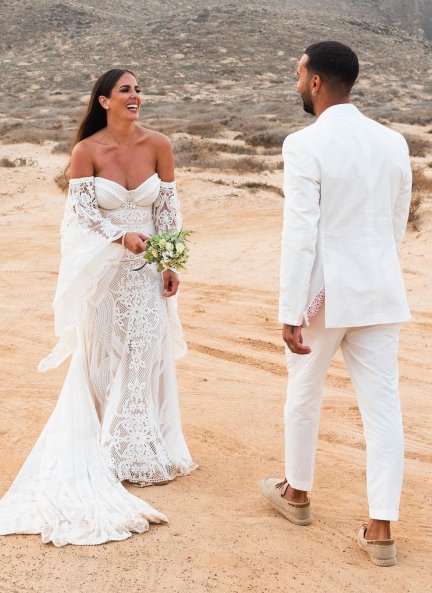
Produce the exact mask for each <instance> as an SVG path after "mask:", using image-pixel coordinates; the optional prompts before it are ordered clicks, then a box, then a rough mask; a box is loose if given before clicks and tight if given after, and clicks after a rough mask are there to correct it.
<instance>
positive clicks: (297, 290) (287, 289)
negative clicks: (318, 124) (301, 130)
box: [279, 135, 320, 325]
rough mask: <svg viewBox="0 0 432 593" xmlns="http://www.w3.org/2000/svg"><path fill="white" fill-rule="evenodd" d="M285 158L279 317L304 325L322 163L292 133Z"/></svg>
mask: <svg viewBox="0 0 432 593" xmlns="http://www.w3.org/2000/svg"><path fill="white" fill-rule="evenodd" d="M282 154H283V159H284V196H285V204H284V220H283V229H282V242H281V267H280V299H279V321H280V322H281V323H286V324H288V325H301V324H302V321H303V314H304V312H305V310H306V307H307V298H308V293H309V285H310V278H311V273H312V268H313V264H314V261H315V251H316V242H317V236H318V224H319V219H320V167H319V164H318V161H317V160H316V158H315V157H314V156H313V154H312V152H311V151H310V149H308V148H307V147H306V146H305V145H303V144H302V143H301V142H300V141H299V140H298V138H297V137H296V136H295V135H294V136H288V137H287V138H286V139H285V142H284V145H283V149H282Z"/></svg>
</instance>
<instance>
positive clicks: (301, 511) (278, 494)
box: [260, 478, 312, 525]
mask: <svg viewBox="0 0 432 593" xmlns="http://www.w3.org/2000/svg"><path fill="white" fill-rule="evenodd" d="M287 488H288V482H287V481H286V480H282V481H281V480H280V479H279V478H264V480H261V481H260V490H261V494H262V495H263V496H264V498H266V499H267V501H268V502H269V503H270V505H271V506H272V507H273V508H274V509H276V510H277V511H279V513H281V514H282V515H283V516H284V517H286V518H287V519H288V521H291V522H292V523H295V524H296V525H309V524H310V523H311V522H312V514H311V509H310V500H308V501H307V502H290V501H288V500H286V498H284V497H283V496H284V494H285V492H286V491H287Z"/></svg>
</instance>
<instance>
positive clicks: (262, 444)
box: [0, 144, 432, 593]
mask: <svg viewBox="0 0 432 593" xmlns="http://www.w3.org/2000/svg"><path fill="white" fill-rule="evenodd" d="M3 156H8V157H9V158H15V157H17V156H22V157H29V156H31V157H32V158H33V159H36V160H37V161H38V166H23V167H15V168H2V169H1V174H2V184H1V187H0V195H1V197H0V199H1V215H2V216H1V221H2V225H1V233H0V245H1V259H0V269H1V271H2V274H1V288H2V293H1V297H2V298H1V300H0V353H1V359H2V362H1V368H0V373H1V374H0V379H1V380H0V386H1V387H0V389H1V398H0V464H1V473H0V495H1V494H3V493H4V492H5V491H6V490H7V488H8V487H9V485H10V483H11V482H12V480H13V479H14V477H15V475H16V473H17V471H18V470H19V468H20V466H21V464H22V463H23V461H24V460H25V458H26V456H27V454H28V452H29V451H30V449H31V447H32V445H33V443H34V442H35V440H36V438H37V436H38V435H39V433H40V431H41V429H42V428H43V426H44V424H45V423H46V421H47V419H48V417H49V415H50V412H51V411H52V409H53V407H54V405H55V401H56V398H57V396H58V393H59V389H60V387H61V384H62V381H63V378H64V376H65V372H66V369H67V366H66V365H63V366H62V367H61V368H60V369H57V370H55V371H51V372H48V373H45V374H39V373H38V372H37V371H36V365H37V363H38V361H39V360H40V359H41V358H42V357H43V356H45V355H46V353H47V352H48V351H49V349H50V348H51V347H52V345H53V344H54V335H53V320H52V314H51V302H52V298H53V295H54V289H55V283H56V274H57V269H58V263H59V244H58V239H59V230H58V227H59V221H60V218H61V215H62V209H63V203H64V198H63V196H62V194H61V192H60V191H59V190H58V188H57V187H56V185H55V184H54V182H53V177H54V175H55V174H56V173H57V172H58V171H59V170H60V169H61V167H62V166H63V164H64V160H65V157H64V156H62V155H53V154H51V145H50V144H45V145H42V146H33V145H30V144H27V145H26V144H21V145H13V146H5V145H3V146H0V158H1V157H3ZM221 178H222V179H223V180H224V181H225V182H226V183H227V185H221V184H220V183H215V182H217V181H218V180H220V179H221ZM248 180H253V181H259V182H261V183H267V184H271V185H277V186H280V185H281V183H282V173H281V171H277V172H275V173H263V174H259V175H258V174H254V175H251V176H248ZM244 181H245V179H244V178H241V177H240V176H238V175H231V176H230V175H226V174H224V173H223V172H220V171H217V172H216V173H209V172H204V171H197V170H194V171H186V170H183V171H180V172H179V174H178V182H179V191H180V195H181V198H182V203H183V211H184V218H185V222H184V226H185V228H191V229H195V230H196V233H195V234H194V237H193V254H192V257H191V260H190V265H189V269H188V271H187V272H185V273H184V274H183V275H182V284H181V314H182V320H183V323H184V328H185V333H186V337H187V340H188V343H189V353H188V356H187V357H186V358H185V359H183V360H181V361H180V362H179V364H178V378H179V388H180V396H181V406H182V417H183V425H184V431H185V434H186V438H187V441H188V443H189V445H190V449H191V452H192V454H193V456H194V459H195V461H197V462H198V463H199V464H200V469H199V470H197V471H196V472H194V473H193V474H192V475H191V476H189V477H186V478H181V479H178V480H176V481H175V482H173V483H171V484H169V485H167V486H164V487H152V488H145V489H138V488H135V487H131V490H132V491H133V492H134V493H135V494H137V495H138V496H140V497H143V498H144V499H145V500H147V501H148V502H150V503H151V504H152V505H154V506H155V507H156V508H158V509H160V510H162V511H163V512H165V513H166V514H167V515H168V517H169V519H170V523H169V525H167V526H152V527H151V529H150V531H149V532H148V533H146V534H143V535H136V536H134V537H133V538H131V539H129V540H127V541H125V542H121V543H109V544H105V545H101V546H96V547H75V546H66V547H64V548H61V549H56V548H54V547H53V546H51V545H44V544H42V543H41V540H40V537H39V536H8V537H3V538H0V561H1V570H0V583H1V585H0V590H1V593H22V592H25V593H30V592H37V593H42V592H44V593H45V592H54V593H63V592H68V593H109V592H111V591H112V592H125V591H133V590H141V591H149V592H155V593H162V592H165V591H166V592H169V593H246V592H253V593H264V592H271V593H278V592H284V593H285V592H287V591H299V592H304V593H326V592H330V591H331V592H333V591H335V592H352V593H360V592H361V593H369V592H374V593H381V592H383V593H384V592H386V593H387V592H388V591H392V593H402V592H410V593H411V592H417V591H418V592H419V593H426V591H428V590H430V582H431V579H430V562H431V547H432V546H431V539H432V537H431V536H432V529H431V523H430V517H431V513H432V508H431V507H432V504H431V503H432V482H431V462H432V435H431V430H430V429H431V406H430V399H429V398H430V393H431V380H432V375H431V346H432V343H431V324H432V313H431V311H430V294H431V293H430V291H431V275H432V271H431V265H430V253H431V239H432V212H431V205H430V202H429V203H427V202H425V203H424V204H423V205H422V207H421V209H420V211H419V221H418V223H417V229H416V230H413V229H412V228H410V230H409V232H408V234H407V236H406V240H405V243H404V245H403V248H402V254H401V258H402V267H403V270H404V275H405V280H406V284H407V288H408V291H409V299H410V303H411V306H412V313H413V320H412V321H411V322H409V323H407V324H405V325H404V327H403V330H402V335H401V344H400V374H401V398H402V405H403V412H404V419H405V431H406V472H405V483H404V490H403V497H402V508H401V521H400V523H398V524H395V525H394V528H393V533H394V536H395V538H396V540H397V545H398V556H399V563H398V565H397V566H395V567H392V568H387V569H383V568H377V567H375V566H373V565H372V564H371V563H370V562H369V561H368V559H367V556H366V555H365V554H364V553H363V552H361V551H360V550H359V549H358V547H357V544H356V541H355V537H356V533H357V530H358V528H359V526H360V525H361V523H362V522H363V521H364V520H365V519H366V517H367V505H366V493H365V450H364V445H363V438H362V427H361V421H360V416H359V413H358V410H357V406H356V401H355V397H354V394H353V390H352V386H351V384H350V381H349V378H348V375H347V372H346V369H345V367H344V365H343V361H342V359H341V356H340V354H338V355H337V356H336V358H335V360H334V362H333V364H332V366H331V369H330V373H329V377H328V380H327V383H326V387H325V395H324V402H323V408H322V418H321V425H320V439H319V445H318V457H317V469H316V482H315V488H314V491H313V493H312V505H313V513H314V522H313V524H312V525H311V526H309V527H297V526H294V525H292V524H291V523H289V522H288V521H286V520H284V519H283V518H282V517H281V516H280V515H278V514H277V513H276V512H274V511H273V510H272V509H271V508H270V507H269V506H267V504H266V502H265V501H264V499H262V498H261V496H260V494H259V492H258V486H257V482H258V480H259V479H260V478H262V477H264V476H267V475H276V476H282V474H283V418H282V410H283V403H284V397H285V388H286V371H285V368H284V356H283V348H282V343H281V339H280V330H279V326H278V323H277V322H276V312H277V298H278V265H279V236H280V228H281V219H282V203H283V200H282V198H281V197H280V196H278V195H277V194H275V193H272V192H268V191H262V190H258V191H251V190H247V189H241V188H238V187H237V186H238V185H239V184H240V183H241V182H244Z"/></svg>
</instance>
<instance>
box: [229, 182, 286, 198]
mask: <svg viewBox="0 0 432 593" xmlns="http://www.w3.org/2000/svg"><path fill="white" fill-rule="evenodd" d="M238 187H241V188H246V189H251V190H252V191H253V190H260V189H262V190H265V191H271V192H273V193H275V194H277V195H278V196H282V197H283V195H284V194H283V191H282V189H281V188H280V187H277V186H276V185H270V184H268V183H260V182H258V181H248V182H247V183H242V184H240V185H239V186H238Z"/></svg>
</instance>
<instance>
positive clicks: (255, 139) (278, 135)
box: [244, 130, 287, 150]
mask: <svg viewBox="0 0 432 593" xmlns="http://www.w3.org/2000/svg"><path fill="white" fill-rule="evenodd" d="M286 137H287V132H286V131H285V130H266V131H265V132H257V133H256V134H246V135H244V140H245V142H246V143H247V144H251V145H252V146H263V147H264V148H278V149H279V150H281V148H282V144H283V141H284V140H285V138H286Z"/></svg>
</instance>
